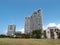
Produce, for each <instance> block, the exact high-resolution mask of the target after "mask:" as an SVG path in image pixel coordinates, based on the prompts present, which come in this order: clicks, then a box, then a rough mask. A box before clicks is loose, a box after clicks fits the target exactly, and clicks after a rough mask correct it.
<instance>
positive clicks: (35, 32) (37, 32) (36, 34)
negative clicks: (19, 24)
mask: <svg viewBox="0 0 60 45" xmlns="http://www.w3.org/2000/svg"><path fill="white" fill-rule="evenodd" d="M41 35H42V30H41V29H40V30H33V31H32V37H33V38H37V39H39V38H41Z"/></svg>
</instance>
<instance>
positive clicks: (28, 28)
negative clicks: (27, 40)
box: [25, 17, 31, 33]
mask: <svg viewBox="0 0 60 45" xmlns="http://www.w3.org/2000/svg"><path fill="white" fill-rule="evenodd" d="M30 25H31V21H30V17H25V33H30V30H31V29H30Z"/></svg>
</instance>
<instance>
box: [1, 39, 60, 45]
mask: <svg viewBox="0 0 60 45" xmlns="http://www.w3.org/2000/svg"><path fill="white" fill-rule="evenodd" d="M0 45H60V40H59V39H9V38H0Z"/></svg>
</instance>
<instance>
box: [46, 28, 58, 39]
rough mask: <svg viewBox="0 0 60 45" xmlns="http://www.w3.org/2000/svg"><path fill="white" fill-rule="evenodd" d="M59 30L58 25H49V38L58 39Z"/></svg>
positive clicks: (47, 31) (47, 34)
mask: <svg viewBox="0 0 60 45" xmlns="http://www.w3.org/2000/svg"><path fill="white" fill-rule="evenodd" d="M58 31H59V29H58V28H57V27H48V28H47V30H46V36H47V38H48V39H50V38H51V39H57V38H58V34H57V32H58Z"/></svg>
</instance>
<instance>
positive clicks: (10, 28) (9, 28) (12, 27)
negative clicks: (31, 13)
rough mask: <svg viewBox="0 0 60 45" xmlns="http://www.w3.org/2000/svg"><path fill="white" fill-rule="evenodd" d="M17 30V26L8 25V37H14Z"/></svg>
mask: <svg viewBox="0 0 60 45" xmlns="http://www.w3.org/2000/svg"><path fill="white" fill-rule="evenodd" d="M15 30H16V25H14V24H10V25H8V30H7V35H8V36H13V35H14V34H15Z"/></svg>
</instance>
